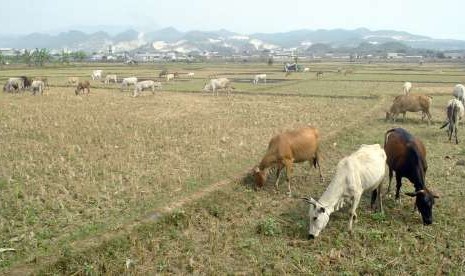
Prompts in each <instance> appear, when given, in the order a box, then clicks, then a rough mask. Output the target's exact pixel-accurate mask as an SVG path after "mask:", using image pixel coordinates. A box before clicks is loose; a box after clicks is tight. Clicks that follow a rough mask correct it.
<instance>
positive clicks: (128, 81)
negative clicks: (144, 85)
mask: <svg viewBox="0 0 465 276" xmlns="http://www.w3.org/2000/svg"><path fill="white" fill-rule="evenodd" d="M136 83H137V78H136V77H129V78H124V79H123V81H122V82H121V91H123V90H124V88H125V87H127V88H128V89H129V85H131V84H132V85H134V86H135V85H136Z"/></svg>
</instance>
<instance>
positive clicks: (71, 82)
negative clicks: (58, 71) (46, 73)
mask: <svg viewBox="0 0 465 276" xmlns="http://www.w3.org/2000/svg"><path fill="white" fill-rule="evenodd" d="M78 83H79V77H68V82H67V86H75V85H77V84H78Z"/></svg>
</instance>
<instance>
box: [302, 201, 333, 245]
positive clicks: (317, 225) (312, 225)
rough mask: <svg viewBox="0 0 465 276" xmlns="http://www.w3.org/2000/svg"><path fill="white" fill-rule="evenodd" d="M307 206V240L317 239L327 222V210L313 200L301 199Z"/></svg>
mask: <svg viewBox="0 0 465 276" xmlns="http://www.w3.org/2000/svg"><path fill="white" fill-rule="evenodd" d="M302 199H303V200H305V202H307V203H308V204H309V210H308V218H309V224H308V239H314V238H315V237H318V235H319V234H320V232H321V230H323V229H324V228H325V227H326V225H327V224H328V222H329V215H330V213H329V212H328V210H327V208H325V207H324V206H323V205H322V204H321V203H319V202H318V201H316V200H314V199H313V198H306V197H304V198H302Z"/></svg>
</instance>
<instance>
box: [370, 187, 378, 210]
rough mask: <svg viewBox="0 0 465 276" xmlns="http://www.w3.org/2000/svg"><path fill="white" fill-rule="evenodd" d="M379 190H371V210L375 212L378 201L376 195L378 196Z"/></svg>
mask: <svg viewBox="0 0 465 276" xmlns="http://www.w3.org/2000/svg"><path fill="white" fill-rule="evenodd" d="M378 190H379V189H376V190H373V191H372V192H371V202H370V207H371V211H373V212H374V211H375V202H376V197H377V196H378Z"/></svg>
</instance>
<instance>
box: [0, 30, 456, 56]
mask: <svg viewBox="0 0 465 276" xmlns="http://www.w3.org/2000/svg"><path fill="white" fill-rule="evenodd" d="M1 37H2V36H1V35H0V38H1ZM4 37H5V38H4V39H0V47H11V48H50V49H63V48H68V49H71V50H84V51H88V52H98V51H106V50H107V49H108V46H110V45H111V46H113V48H114V51H116V52H121V51H154V50H156V51H178V52H181V53H189V52H205V51H210V52H212V51H213V52H220V53H223V54H235V53H236V54H237V53H244V52H246V53H253V52H261V51H270V50H274V49H279V48H297V49H300V50H303V51H307V52H324V51H329V50H331V49H336V48H338V49H352V50H359V51H368V50H369V49H374V48H376V47H378V48H379V47H380V46H379V45H383V47H384V46H386V47H387V46H389V47H393V45H395V47H393V48H394V49H398V48H399V43H400V44H402V45H404V46H406V47H410V48H421V49H431V50H442V51H444V50H459V49H465V41H462V40H453V39H434V38H430V37H427V36H421V35H415V34H411V33H408V32H403V31H395V30H376V31H371V30H369V29H366V28H359V29H355V30H346V29H331V30H324V29H319V30H307V29H302V30H295V31H290V32H280V33H254V34H249V35H244V34H239V33H235V32H231V31H228V30H225V29H221V30H217V31H199V30H192V31H187V32H181V31H178V30H176V29H175V28H172V27H168V28H164V29H159V30H156V31H149V32H141V31H137V30H135V29H127V30H125V31H122V32H118V33H116V34H108V33H107V32H104V31H97V32H92V33H86V32H83V31H76V30H71V31H66V32H61V33H58V34H56V35H50V34H42V33H32V34H29V35H24V36H18V37H12V36H8V37H6V36H4ZM389 43H397V44H393V45H390V44H389ZM376 45H378V46H376Z"/></svg>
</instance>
